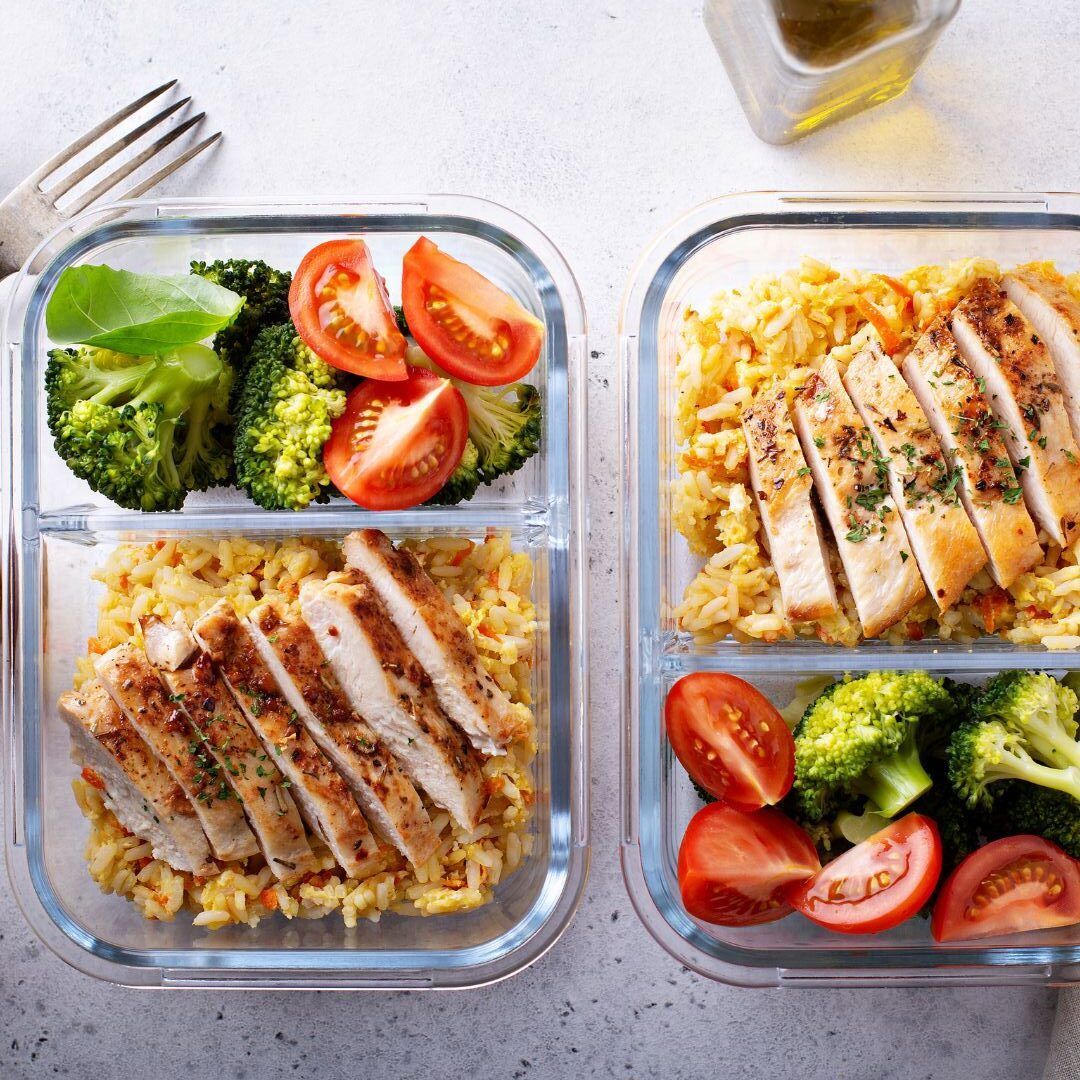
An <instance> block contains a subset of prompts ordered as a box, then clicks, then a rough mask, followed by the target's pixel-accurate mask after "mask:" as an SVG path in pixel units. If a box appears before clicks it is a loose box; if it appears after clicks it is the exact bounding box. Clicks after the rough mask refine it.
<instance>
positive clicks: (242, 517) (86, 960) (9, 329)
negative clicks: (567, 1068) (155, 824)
mask: <svg viewBox="0 0 1080 1080" xmlns="http://www.w3.org/2000/svg"><path fill="white" fill-rule="evenodd" d="M355 234H362V235H363V236H364V238H365V240H366V241H367V243H368V245H369V247H370V249H371V251H372V256H373V260H374V263H375V265H376V266H377V267H379V268H381V269H382V270H383V272H384V273H385V274H386V276H387V279H388V283H389V286H390V290H391V294H392V295H393V296H394V297H395V298H396V297H397V294H398V292H399V288H400V276H399V274H398V271H397V268H398V267H400V264H401V256H402V255H403V254H404V252H405V251H406V250H407V249H408V248H409V246H411V245H412V243H413V242H414V241H415V240H416V238H417V237H418V236H419V235H420V234H424V235H427V236H429V237H431V238H432V239H434V240H435V241H436V242H437V243H438V244H439V245H440V247H442V248H444V249H445V250H446V251H448V252H449V253H450V254H452V255H454V256H455V257H457V258H460V259H462V260H464V261H466V262H468V263H469V264H470V265H472V266H474V267H476V268H477V269H478V270H479V271H481V272H482V273H484V274H485V275H487V276H488V277H489V278H491V279H492V280H493V281H495V282H496V283H497V284H498V285H500V286H501V287H502V288H504V289H506V290H507V291H508V292H510V293H512V294H513V295H514V296H515V297H516V298H517V299H518V300H519V301H520V302H521V303H522V304H524V305H525V306H526V307H527V308H528V309H529V310H530V311H532V312H533V313H534V314H535V315H536V316H537V317H539V318H540V319H542V320H543V321H544V324H545V327H546V335H545V342H544V349H543V352H542V355H541V358H540V361H539V364H538V366H537V367H536V368H535V369H534V371H533V372H532V374H531V375H530V377H529V380H530V381H531V382H533V383H534V384H536V385H537V386H538V388H539V389H540V393H541V397H542V401H543V407H544V433H543V438H542V441H541V449H540V453H539V454H537V455H536V456H535V457H534V458H533V459H531V460H530V462H529V463H528V464H527V465H526V467H525V468H523V469H522V470H521V471H520V472H518V473H516V474H515V475H514V476H512V477H510V478H507V479H506V481H505V482H503V483H501V484H499V485H497V486H495V487H493V488H483V489H481V492H480V494H479V495H478V497H477V498H476V499H474V500H473V501H472V502H469V503H465V504H462V505H459V506H448V507H428V506H424V507H417V508H415V509H411V510H404V511H396V512H389V513H386V512H384V513H378V512H372V511H366V510H363V509H361V508H360V507H357V506H354V505H353V504H352V503H350V502H348V501H346V500H343V499H337V500H334V501H332V502H330V503H327V504H324V505H315V506H312V507H310V508H309V509H307V510H304V511H300V512H289V511H284V512H279V513H271V512H268V511H265V510H262V509H260V508H258V507H256V506H254V505H253V504H251V503H250V502H248V500H247V499H246V498H245V497H244V496H242V495H241V494H239V493H237V492H235V491H231V490H230V491H216V492H208V493H206V494H204V495H200V496H191V497H189V499H188V503H187V505H186V506H185V508H184V510H183V511H182V512H180V513H174V514H169V513H160V514H142V513H139V512H136V511H128V510H122V509H118V508H117V507H115V506H113V505H112V504H111V503H109V502H107V501H106V500H104V499H103V498H102V497H101V496H98V495H95V494H94V493H93V492H91V491H90V489H89V488H88V487H86V485H84V484H83V483H82V482H81V481H78V480H76V479H75V478H74V477H73V476H71V474H70V473H69V472H68V470H67V469H66V467H65V466H64V465H63V464H62V462H60V461H59V459H58V458H57V457H56V454H55V452H54V450H53V447H52V442H51V439H50V437H49V435H48V431H47V429H46V427H45V423H44V408H43V401H42V396H43V387H42V374H43V364H44V361H45V356H46V350H47V347H48V346H47V341H46V335H45V328H44V305H45V302H46V300H47V298H48V296H49V293H50V291H51V289H52V287H53V285H54V283H55V281H56V278H57V276H58V274H59V273H60V272H61V271H62V270H63V269H64V267H66V266H70V265H73V264H77V263H85V262H93V263H96V262H109V263H111V264H113V265H118V266H123V267H124V268H126V269H131V270H139V271H146V272H157V273H177V272H182V271H183V270H185V269H186V267H187V265H188V262H189V260H191V259H205V260H213V259H216V258H228V257H252V258H260V259H264V260H266V261H267V262H269V263H270V264H271V265H275V266H280V267H287V268H292V267H294V266H296V265H297V263H298V262H299V260H300V258H301V256H302V255H303V254H304V253H305V252H306V251H307V250H308V249H309V248H311V247H313V246H314V245H315V244H316V243H319V242H320V241H322V240H326V239H329V238H331V237H334V236H342V235H355ZM16 290H17V298H16V299H15V300H14V301H13V302H12V304H11V305H10V309H9V312H8V316H7V319H6V324H5V348H4V353H3V355H4V357H5V358H6V359H7V363H5V364H4V365H3V386H2V395H3V400H4V402H5V408H4V410H3V418H2V422H3V428H4V430H3V433H2V434H3V446H4V448H5V449H4V457H5V459H6V460H5V462H4V472H3V476H4V481H3V482H4V487H5V492H6V496H7V497H6V499H5V506H4V511H3V513H4V530H3V547H4V551H3V556H4V564H3V565H4V578H3V590H4V595H3V631H4V633H3V647H4V651H3V683H2V694H3V697H2V704H3V721H4V737H5V747H6V749H7V756H8V761H7V767H8V769H9V771H8V772H7V783H6V784H5V838H4V839H5V847H6V852H7V862H8V868H9V874H10V877H11V882H12V886H13V888H14V891H15V895H16V897H17V899H18V902H19V904H20V906H21V908H22V910H23V912H24V913H25V915H26V917H27V919H28V920H29V922H30V923H31V925H32V926H33V928H34V930H35V931H36V932H37V934H38V935H39V937H41V939H42V940H43V941H44V942H45V943H46V944H47V945H48V946H49V947H50V948H52V949H53V950H54V951H55V952H56V953H57V954H59V955H60V956H61V957H62V958H63V959H64V960H66V961H67V962H68V963H70V964H72V965H73V966H74V967H77V968H79V969H81V970H83V971H85V972H88V973H90V974H93V975H96V976H99V977H101V978H105V979H109V980H111V981H115V982H119V983H124V984H128V985H139V986H198V987H206V986H252V987H286V988H289V987H297V988H307V987H334V988H388V989H403V988H432V987H464V986H474V985H479V984H482V983H487V982H492V981H495V980H498V979H501V978H505V977H506V976H508V975H511V974H513V973H515V972H516V971H519V970H520V969H521V968H523V967H524V966H526V965H527V964H529V963H531V962H532V961H533V960H535V959H536V958H537V957H539V956H541V955H542V954H543V953H544V952H545V951H546V950H547V949H548V948H550V947H551V945H552V944H553V943H554V942H555V940H556V939H557V938H558V937H559V935H560V934H561V932H562V931H563V930H564V929H565V927H566V926H567V925H568V923H569V921H570V919H571V917H572V915H573V913H574V911H575V909H576V906H577V904H578V901H579V899H580V897H581V893H582V889H583V887H584V883H585V878H586V874H587V869H588V854H589V847H588V843H589V828H588V826H589V820H588V801H587V800H588V780H587V776H588V772H587V763H588V730H587V723H586V712H585V707H586V701H587V671H588V666H587V662H586V655H585V638H584V625H585V610H584V604H585V596H586V594H585V590H584V588H583V587H582V573H583V566H584V561H583V558H582V543H583V532H582V530H583V527H584V495H585V490H584V485H583V481H582V473H581V470H582V467H583V463H584V458H585V455H584V446H585V416H584V402H585V368H586V363H587V361H586V356H587V352H586V336H585V334H586V331H585V316H584V309H583V306H582V303H581V297H580V294H579V292H578V288H577V284H576V282H575V281H574V278H573V275H572V274H571V272H570V269H569V267H568V266H567V265H566V263H565V261H564V260H563V258H562V256H561V255H560V254H559V252H558V251H557V250H556V248H555V247H554V245H553V244H552V243H551V241H550V240H548V239H547V237H545V236H544V235H543V234H542V233H541V232H540V231H539V230H538V229H536V228H535V227H534V226H533V225H531V224H530V223H529V222H527V221H525V220H524V219H523V218H520V217H518V216H517V215H515V214H513V213H511V212H510V211H508V210H505V209H504V208H502V207H499V206H496V205H494V204H492V203H487V202H483V201H481V200H476V199H469V198H463V197H457V196H432V197H419V198H416V199H408V200H402V201H394V202H382V203H360V202H343V203H340V204H325V203H310V202H304V201H295V202H277V203H275V204H251V203H241V202H220V201H209V200H202V201H165V202H159V203H153V202H144V203H134V204H132V203H128V204H122V205H117V206H114V207H110V208H106V209H103V210H98V211H94V212H91V213H88V214H84V215H82V216H81V217H80V218H79V219H77V220H76V221H75V222H73V223H72V224H71V225H70V227H68V228H65V229H64V230H62V231H61V232H60V233H58V234H56V235H54V236H53V237H52V238H51V239H50V240H48V241H46V243H45V244H44V245H43V246H42V249H41V250H40V251H39V252H38V253H37V254H36V255H35V256H34V257H33V258H32V259H31V260H30V261H29V263H28V265H27V267H26V268H25V269H24V270H23V271H22V274H21V275H20V278H19V280H18V282H17V283H16ZM364 527H376V528H380V529H382V530H383V531H384V532H386V533H387V534H388V535H389V536H390V537H391V538H392V539H393V540H400V539H403V538H405V537H415V538H424V537H430V536H437V535H446V534H456V535H457V534H462V535H468V536H471V537H474V538H483V536H484V535H485V533H486V531H487V530H488V529H497V530H507V531H509V533H510V535H511V538H512V542H513V546H514V548H515V549H516V550H522V551H526V552H527V553H528V554H529V555H530V557H531V558H532V560H533V564H534V568H535V582H534V599H535V602H536V606H537V614H538V623H539V629H538V635H537V659H536V664H535V667H534V673H533V680H534V686H533V693H534V697H535V700H536V707H535V711H536V716H537V723H538V728H539V747H540V749H539V753H538V755H537V758H536V761H535V763H534V769H535V774H536V785H537V799H536V803H535V813H534V821H533V824H532V829H533V832H534V848H533V853H532V855H531V856H530V857H529V858H528V859H527V860H525V861H524V862H523V864H522V866H521V867H520V869H519V870H518V871H516V872H515V873H514V874H512V875H510V876H509V877H507V878H506V879H505V881H503V882H502V883H501V884H500V885H499V886H498V887H497V888H496V891H495V899H494V900H493V902H491V903H490V904H488V905H487V906H485V907H482V908H479V909H477V910H475V911H472V912H468V913H464V914H458V915H452V916H434V917H430V918H406V917H401V916H393V915H387V916H384V917H383V919H382V920H381V921H380V922H379V923H377V924H372V923H368V922H361V924H360V925H359V926H357V927H356V928H355V929H352V930H350V929H347V928H346V927H345V925H344V923H343V922H342V920H341V918H340V916H339V915H337V914H331V915H329V916H328V917H326V918H325V919H322V920H318V921H306V920H299V919H297V920H294V921H292V922H288V921H286V920H285V919H284V918H281V917H280V916H278V917H274V918H269V919H266V920H264V921H263V922H261V923H260V924H259V926H258V927H257V928H255V929H251V928H249V927H247V926H233V927H229V928H227V929H224V930H220V931H216V932H212V933H208V932H206V931H205V930H203V929H201V928H198V927H193V926H192V925H191V917H190V914H185V913H184V912H180V913H178V915H177V918H176V920H175V921H174V922H173V923H159V922H149V921H146V920H144V919H143V918H142V917H141V916H140V915H139V914H138V912H137V911H136V909H135V907H134V905H132V904H131V903H128V902H127V901H125V900H123V899H120V898H118V897H116V896H106V895H103V894H102V893H101V892H99V890H98V887H97V885H96V884H95V883H94V882H93V881H92V880H91V878H90V876H89V873H88V872H87V869H86V865H85V862H84V859H83V847H84V844H85V840H86V835H87V829H88V826H87V823H86V821H85V820H84V819H83V818H82V815H81V814H80V812H79V810H78V807H77V806H76V803H75V800H74V797H73V796H72V793H71V788H70V783H71V779H72V777H73V776H74V775H75V772H76V770H75V767H74V766H73V765H72V763H71V761H70V760H69V756H68V753H69V739H68V734H67V730H66V728H65V726H64V724H63V722H62V721H61V720H60V719H59V718H58V716H57V715H56V710H55V702H56V699H57V697H58V695H59V694H60V693H61V692H62V691H63V690H64V689H66V688H67V687H69V686H70V685H71V680H72V674H73V671H74V665H75V662H76V659H77V658H78V656H79V655H81V654H82V653H83V652H84V651H85V648H86V639H87V637H88V636H89V635H91V634H92V633H93V632H94V626H95V623H96V619H97V599H98V595H99V590H100V586H97V585H96V584H95V583H93V582H91V580H90V576H89V575H90V572H91V570H92V569H93V568H94V567H96V566H98V565H100V564H101V563H102V562H103V560H104V559H105V557H106V556H107V554H108V551H109V550H110V549H111V548H113V547H114V546H115V545H116V544H118V543H121V542H123V541H128V540H133V541H142V542H146V541H149V540H154V539H158V538H163V537H182V536H196V535H198V536H210V537H215V538H224V537H230V536H246V537H257V538H270V537H282V538H284V537H286V536H321V537H336V538H340V537H341V536H343V535H344V534H345V533H346V532H349V531H351V530H353V529H357V528H364Z"/></svg>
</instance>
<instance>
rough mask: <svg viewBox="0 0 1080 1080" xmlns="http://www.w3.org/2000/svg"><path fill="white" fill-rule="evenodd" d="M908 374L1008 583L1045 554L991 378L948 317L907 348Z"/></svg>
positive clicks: (1000, 577) (995, 569)
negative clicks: (991, 394) (993, 404)
mask: <svg viewBox="0 0 1080 1080" xmlns="http://www.w3.org/2000/svg"><path fill="white" fill-rule="evenodd" d="M904 375H905V377H906V378H907V381H908V385H909V386H910V387H911V389H912V391H913V392H914V394H915V396H916V397H917V398H918V399H919V403H920V405H922V407H923V410H924V411H925V413H926V418H927V420H928V421H929V423H930V426H931V427H932V428H933V431H934V435H935V436H936V437H937V440H938V442H939V443H940V445H941V448H942V449H943V450H944V452H945V456H946V458H947V459H948V460H949V461H950V462H951V463H952V466H953V468H954V469H955V470H957V471H958V472H959V474H960V482H959V492H960V498H961V500H962V502H963V504H964V509H965V510H966V511H967V513H968V516H969V517H970V519H971V521H972V524H973V525H974V526H975V528H976V530H977V531H978V534H979V540H980V541H981V543H982V546H983V548H984V550H985V551H986V554H987V556H988V558H989V570H990V574H991V576H992V577H993V578H994V580H995V581H996V582H997V584H998V585H1000V586H1001V587H1002V588H1003V589H1007V588H1008V587H1009V586H1010V585H1011V584H1012V583H1013V582H1014V581H1015V580H1016V579H1017V578H1018V577H1019V576H1020V575H1021V574H1022V573H1024V572H1025V571H1026V570H1030V569H1031V567H1032V566H1034V565H1035V564H1036V563H1037V562H1038V561H1039V559H1040V558H1041V557H1042V548H1040V547H1039V540H1038V536H1037V534H1036V531H1035V524H1034V522H1033V521H1032V520H1031V515H1030V514H1029V513H1028V512H1027V507H1026V506H1025V505H1024V500H1023V497H1022V496H1023V489H1022V488H1021V487H1020V482H1019V480H1018V479H1017V477H1016V473H1015V471H1014V470H1013V466H1012V461H1011V459H1010V458H1009V452H1008V450H1007V448H1006V446H1005V438H1004V424H1003V423H1002V422H1001V421H999V420H998V419H997V418H996V417H995V416H994V413H993V410H992V409H991V408H990V403H989V402H988V401H987V399H986V395H985V394H984V393H983V390H984V389H985V386H986V383H985V381H984V380H983V379H981V378H977V377H976V376H975V375H974V374H973V372H972V370H971V368H969V367H968V366H967V364H966V363H965V362H964V361H963V360H962V359H961V357H960V352H959V350H958V349H957V346H956V339H955V338H954V337H953V335H952V333H951V331H950V330H949V328H948V326H947V324H946V321H945V319H944V318H941V317H939V318H938V319H936V320H935V321H934V322H933V323H931V324H930V326H929V327H928V328H927V330H926V332H925V333H924V334H923V336H922V337H921V338H920V339H919V340H918V341H917V342H916V343H915V346H914V348H912V350H911V352H909V353H908V355H907V357H906V358H905V360H904Z"/></svg>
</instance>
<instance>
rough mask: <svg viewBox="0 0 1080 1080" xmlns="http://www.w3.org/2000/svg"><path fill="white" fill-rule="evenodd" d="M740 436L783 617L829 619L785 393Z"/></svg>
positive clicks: (768, 399)
mask: <svg viewBox="0 0 1080 1080" xmlns="http://www.w3.org/2000/svg"><path fill="white" fill-rule="evenodd" d="M743 432H744V434H745V435H746V445H747V449H748V451H749V455H750V483H751V487H752V488H753V490H754V497H755V498H756V499H757V505H758V512H759V513H760V515H761V524H762V528H764V530H765V536H766V537H767V539H768V542H769V554H770V556H771V558H772V564H773V567H774V568H775V570H776V576H777V578H778V579H779V581H780V597H781V599H782V600H783V603H784V614H785V615H786V616H787V618H788V619H789V620H790V621H791V622H806V621H808V620H810V619H823V618H825V617H826V616H828V615H832V614H834V613H835V612H836V609H837V599H836V586H835V585H834V584H833V579H832V573H831V572H830V571H829V553H828V551H827V550H826V548H825V537H824V535H823V534H822V531H821V523H820V522H819V521H818V517H817V513H816V512H815V510H814V506H813V502H812V500H811V497H810V493H811V491H812V490H813V486H814V482H813V480H811V479H810V469H809V467H808V466H807V464H806V458H805V457H803V452H802V450H801V449H800V447H799V439H798V436H796V434H795V427H794V425H793V424H792V422H791V417H790V416H789V414H788V408H787V398H786V395H785V394H784V391H783V390H776V391H772V392H770V393H768V394H766V395H765V396H764V397H761V398H759V399H758V400H757V401H755V402H754V404H753V405H751V406H750V408H749V409H747V411H746V414H745V415H744V416H743ZM347 542H348V541H346V543H347ZM347 552H348V549H346V555H347Z"/></svg>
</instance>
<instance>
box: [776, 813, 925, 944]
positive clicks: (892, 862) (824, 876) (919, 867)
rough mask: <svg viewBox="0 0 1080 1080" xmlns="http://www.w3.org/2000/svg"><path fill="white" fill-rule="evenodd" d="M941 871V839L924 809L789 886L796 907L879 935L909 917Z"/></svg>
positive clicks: (815, 918) (821, 921)
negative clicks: (803, 879)
mask: <svg viewBox="0 0 1080 1080" xmlns="http://www.w3.org/2000/svg"><path fill="white" fill-rule="evenodd" d="M940 876H941V838H940V836H939V835H938V830H937V826H936V825H935V824H934V823H933V822H932V821H931V820H930V819H929V818H928V817H923V815H922V814H907V815H905V816H904V817H902V818H900V819H899V820H897V821H894V822H892V823H891V824H890V825H888V826H887V827H886V828H884V829H882V830H881V832H878V833H875V834H874V835H873V836H871V837H870V838H869V839H868V840H864V841H863V842H862V843H861V844H857V845H856V846H855V847H853V848H851V849H850V850H849V851H845V852H844V853H843V854H842V855H840V856H839V857H837V858H836V859H834V860H833V861H832V862H831V863H828V864H826V865H825V866H824V867H823V868H822V869H821V870H820V871H819V872H818V873H817V874H815V875H814V877H812V878H811V879H810V880H809V881H805V882H803V883H802V884H801V885H798V886H795V887H794V888H792V889H790V890H788V893H787V899H788V901H789V902H790V904H791V906H792V907H794V908H795V910H796V911H799V912H801V913H802V914H803V915H805V916H806V917H807V918H808V919H810V920H811V921H812V922H815V923H817V924H818V925H819V926H824V927H826V928H827V929H829V930H837V931H839V932H840V933H842V934H878V933H880V932H881V931H883V930H890V929H892V927H894V926H899V925H900V923H902V922H904V921H905V920H906V919H909V918H911V916H912V915H914V914H915V913H916V912H918V911H919V909H920V908H922V906H923V905H924V904H925V903H926V902H927V901H928V900H929V899H930V897H931V896H932V895H933V892H934V888H935V886H936V885H937V881H938V878H939V877H940Z"/></svg>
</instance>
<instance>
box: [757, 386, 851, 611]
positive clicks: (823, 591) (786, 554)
mask: <svg viewBox="0 0 1080 1080" xmlns="http://www.w3.org/2000/svg"><path fill="white" fill-rule="evenodd" d="M743 433H744V435H745V436H746V445H747V450H748V453H749V467H750V486H751V488H752V489H753V492H754V498H755V499H756V500H757V506H758V513H759V514H760V515H761V523H762V526H763V528H764V530H765V536H766V538H767V540H768V545H769V554H770V557H771V559H772V564H773V568H774V569H775V570H776V576H777V578H778V579H779V581H780V595H781V598H782V600H783V603H784V614H785V615H786V617H787V618H788V619H789V620H790V621H791V622H805V621H808V620H811V619H823V618H826V617H827V616H829V615H833V614H835V612H836V610H837V599H836V588H835V586H834V585H833V580H832V574H831V573H830V571H829V553H828V551H827V550H826V547H825V537H824V536H823V534H822V531H821V524H820V522H819V521H818V516H817V513H816V512H815V510H814V506H813V501H812V491H813V481H812V480H811V477H810V472H811V470H810V467H809V466H808V465H807V464H806V458H805V457H803V453H802V450H801V449H800V448H799V440H798V437H797V436H796V434H795V428H794V426H793V425H792V422H791V417H790V416H789V414H788V409H787V399H786V395H785V393H784V391H783V390H782V389H781V390H777V391H773V392H771V393H769V394H766V395H765V396H764V397H762V398H760V399H759V400H758V401H756V402H754V404H753V405H752V406H751V407H750V408H749V409H747V411H746V415H745V416H744V417H743Z"/></svg>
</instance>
